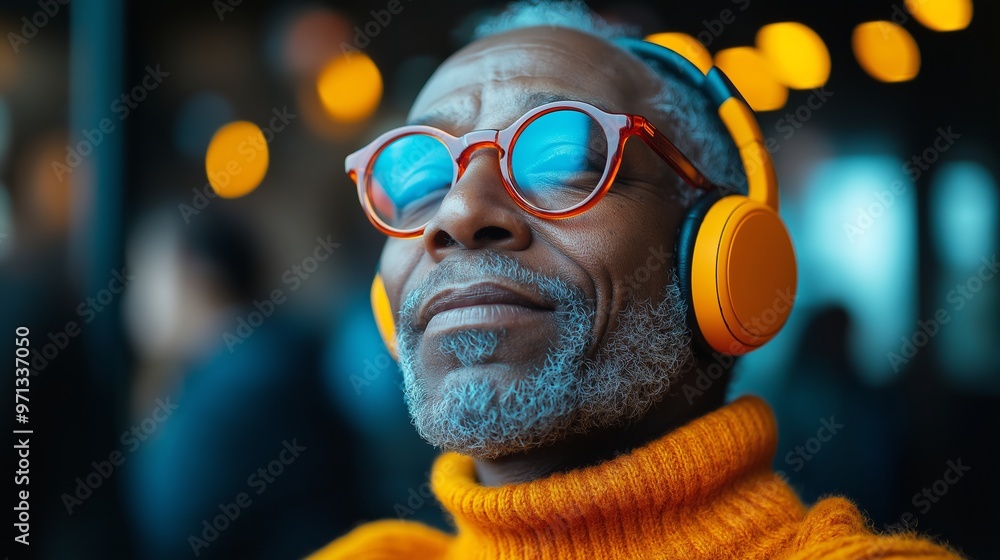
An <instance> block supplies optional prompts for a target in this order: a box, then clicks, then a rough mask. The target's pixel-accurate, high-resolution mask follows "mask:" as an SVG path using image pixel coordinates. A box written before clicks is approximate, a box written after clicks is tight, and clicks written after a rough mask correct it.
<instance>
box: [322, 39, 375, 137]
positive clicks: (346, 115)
mask: <svg viewBox="0 0 1000 560" xmlns="http://www.w3.org/2000/svg"><path fill="white" fill-rule="evenodd" d="M316 89H317V91H318V92H319V98H320V100H321V101H322V103H323V107H324V108H325V109H326V112H327V114H328V115H330V117H331V118H332V119H333V120H335V121H337V122H342V123H355V122H359V121H363V120H365V119H367V118H369V117H371V115H372V113H374V112H375V109H377V108H378V104H379V101H380V100H381V99H382V74H381V73H379V70H378V67H377V66H375V63H374V62H373V61H372V59H370V58H368V56H367V55H365V54H362V53H349V54H346V55H343V56H338V57H337V58H334V59H333V60H332V61H330V63H329V64H327V66H326V67H325V68H324V69H323V71H322V72H321V73H320V75H319V79H318V80H317V81H316Z"/></svg>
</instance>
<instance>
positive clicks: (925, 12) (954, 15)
mask: <svg viewBox="0 0 1000 560" xmlns="http://www.w3.org/2000/svg"><path fill="white" fill-rule="evenodd" d="M906 9H907V10H909V12H910V13H911V14H912V15H913V17H914V18H915V19H916V20H917V21H919V22H920V23H921V24H923V26H924V27H926V28H928V29H933V30H934V31H958V30H960V29H965V28H966V27H968V26H969V23H970V22H971V21H972V0H906Z"/></svg>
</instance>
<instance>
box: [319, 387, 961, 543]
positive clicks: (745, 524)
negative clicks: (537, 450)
mask: <svg viewBox="0 0 1000 560" xmlns="http://www.w3.org/2000/svg"><path fill="white" fill-rule="evenodd" d="M777 439H778V438H777V426H776V425H775V421H774V416H773V414H772V413H771V410H770V408H769V407H768V406H767V404H765V403H764V401H762V400H760V399H758V398H756V397H742V398H740V399H738V400H736V401H735V402H733V403H732V404H729V405H727V406H725V407H723V408H721V409H719V410H716V411H715V412H712V413H710V414H708V415H705V416H703V417H701V418H698V419H696V420H694V421H693V422H691V423H690V424H688V425H686V426H683V427H681V428H678V429H676V430H674V431H672V432H670V433H668V434H666V435H665V436H663V437H661V438H660V439H658V440H656V441H653V442H651V443H649V444H647V445H645V446H644V447H641V448H638V449H635V450H634V451H632V452H631V453H629V454H627V455H622V456H620V457H617V458H615V459H612V460H610V461H606V462H604V463H601V464H599V465H596V466H593V467H587V468H583V469H578V470H574V471H570V472H566V473H559V474H553V475H551V476H548V477H546V478H543V479H539V480H534V481H531V482H525V483H518V484H509V485H506V486H500V487H485V486H481V485H480V484H478V483H477V482H476V476H475V465H474V463H473V460H472V459H471V458H469V457H466V456H463V455H459V454H457V453H445V454H443V455H441V457H439V458H438V460H437V461H436V462H435V464H434V468H433V471H432V474H431V486H432V488H433V490H434V494H435V495H436V496H437V498H438V500H439V501H440V502H441V504H442V505H443V506H444V508H445V509H446V510H447V511H448V512H449V513H450V514H451V516H452V517H453V518H454V523H455V525H456V527H457V533H456V534H454V535H450V534H446V533H442V532H440V531H438V530H436V529H432V528H430V527H427V526H425V525H422V524H420V523H415V522H411V521H399V520H396V521H379V522H375V523H369V524H367V525H362V526H361V527H358V528H357V529H355V530H354V531H352V532H351V533H349V534H348V535H346V536H344V537H342V538H340V539H338V540H336V541H334V542H332V543H331V544H329V545H327V546H326V547H325V548H323V549H322V550H320V551H319V552H317V553H316V554H315V555H313V556H312V557H310V560H383V559H384V560H389V559H392V560H396V559H407V560H411V559H412V560H431V559H433V560H446V559H447V560H514V559H538V560H569V559H580V560H619V559H639V558H641V559H654V558H655V559H660V558H663V559H666V558H678V559H685V560H696V559H720V558H740V559H779V558H780V559H787V560H792V559H794V560H806V559H810V560H813V559H817V560H818V559H824V560H827V559H829V560H832V559H847V558H852V559H854V558H857V559H860V558H865V559H875V558H920V559H931V558H935V559H936V558H948V559H954V558H960V556H958V555H957V554H955V553H954V552H951V551H950V550H948V549H946V548H943V547H941V546H938V545H935V544H933V543H931V542H930V541H927V540H922V539H919V538H917V537H916V536H914V535H911V534H894V535H876V534H873V533H872V532H871V531H870V530H869V527H868V523H867V521H866V520H865V518H864V517H863V516H862V515H861V514H860V513H859V512H858V510H857V508H856V507H855V506H854V505H853V504H851V502H849V501H847V500H845V499H844V498H827V499H824V500H821V501H819V502H818V503H816V504H815V505H814V506H813V507H812V508H806V507H805V506H803V505H802V502H801V501H799V499H798V497H797V496H796V495H795V493H794V491H792V489H791V488H790V487H789V486H788V485H787V484H786V483H785V482H784V481H783V480H782V479H781V478H780V477H779V476H778V475H776V474H775V473H774V472H773V471H772V470H771V467H770V465H771V459H772V458H773V456H774V453H775V451H776V449H777Z"/></svg>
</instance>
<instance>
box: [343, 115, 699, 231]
mask: <svg viewBox="0 0 1000 560" xmlns="http://www.w3.org/2000/svg"><path fill="white" fill-rule="evenodd" d="M567 109H569V110H575V111H580V112H582V113H584V114H586V115H588V116H590V117H591V118H593V119H594V120H595V121H596V122H597V123H598V124H600V125H601V127H602V128H603V129H604V133H605V136H606V139H607V145H608V146H615V149H614V152H612V153H610V154H608V161H607V164H606V165H605V168H604V174H603V175H602V176H601V180H600V181H599V182H598V184H597V187H596V188H595V189H594V191H593V192H591V193H590V195H588V196H587V197H586V198H585V199H583V200H582V201H580V202H579V203H577V204H574V205H573V206H571V207H569V208H567V209H565V210H546V209H544V208H538V207H537V206H535V205H533V204H531V203H530V202H528V201H527V200H526V199H525V198H524V197H523V196H522V195H521V194H520V193H519V192H518V189H517V187H516V186H515V185H516V183H515V181H514V179H513V171H512V167H511V161H510V151H511V148H512V147H513V145H514V144H515V143H516V142H517V138H518V136H520V135H521V133H522V132H523V131H524V129H525V128H526V127H527V126H528V125H529V124H531V123H532V122H533V121H534V120H535V119H538V118H539V117H541V116H544V115H547V114H549V113H551V112H553V111H560V110H567ZM414 134H420V135H426V136H431V137H434V138H436V139H437V140H438V141H440V142H441V143H442V144H444V146H445V147H446V148H447V149H448V152H449V153H450V154H451V157H452V159H453V160H454V162H455V165H454V167H453V170H454V175H453V177H452V181H451V184H452V186H454V185H455V183H456V182H457V181H458V180H459V179H460V178H461V177H462V174H463V173H465V169H466V166H467V165H468V163H469V159H470V158H471V157H472V154H473V153H474V152H475V151H476V150H478V149H480V148H496V149H497V157H498V159H499V163H500V174H501V176H502V177H503V185H504V188H505V189H506V190H507V194H509V195H510V197H511V198H512V199H514V202H516V203H517V205H518V206H520V207H521V208H523V209H524V210H525V211H526V212H528V213H530V214H532V215H534V216H538V217H540V218H547V219H552V220H561V219H566V218H572V217H573V216H578V215H580V214H582V213H584V212H586V211H587V210H589V209H591V208H593V207H594V206H595V205H596V204H597V203H598V202H600V200H601V198H603V197H604V195H605V194H606V193H607V192H608V190H609V189H610V188H611V185H612V183H614V180H615V177H616V176H617V174H618V168H619V167H620V166H621V162H622V156H623V154H624V151H625V141H626V140H628V139H629V138H631V137H633V136H638V137H639V138H641V139H642V141H643V142H644V143H645V144H646V145H647V146H649V147H650V148H652V149H653V151H654V152H656V153H657V154H659V156H660V157H662V158H663V159H664V161H666V162H667V164H668V165H670V167H671V168H672V169H673V170H674V171H675V172H676V173H677V174H678V175H680V177H681V178H682V179H684V181H685V182H687V183H688V184H689V185H691V186H692V187H695V188H698V189H703V190H710V189H712V188H713V185H712V183H711V182H710V181H709V180H708V179H707V178H706V177H705V176H704V175H703V174H702V173H701V172H700V171H698V169H697V168H696V167H695V166H694V164H693V163H691V161H690V160H689V159H688V158H687V157H686V156H685V155H684V154H682V153H681V151H680V150H678V149H677V147H676V146H675V145H674V144H673V142H671V141H670V140H669V139H667V137H666V136H665V135H664V134H663V133H661V132H660V131H659V130H657V129H656V127H654V126H653V125H652V124H651V123H650V122H649V121H648V120H647V119H646V118H645V117H642V116H641V115H631V114H623V113H608V112H606V111H603V110H601V109H599V108H597V107H594V106H593V105H590V104H589V103H584V102H582V101H554V102H551V103H546V104H544V105H540V106H538V107H536V108H534V109H532V110H530V111H528V112H527V113H525V114H524V115H523V116H521V118H519V119H517V120H516V121H514V123H513V124H511V125H510V126H508V127H507V128H505V129H503V130H496V129H482V130H473V131H471V132H469V133H467V134H465V135H463V136H460V137H458V136H453V135H451V134H448V133H447V132H445V131H443V130H440V129H437V128H434V127H431V126H426V125H409V126H403V127H399V128H396V129H393V130H390V131H388V132H386V133H384V134H382V135H381V136H379V137H378V138H376V139H375V140H374V141H372V142H371V143H370V144H368V145H367V146H365V147H364V148H361V149H360V150H358V151H356V152H354V153H352V154H351V155H349V156H347V158H346V160H345V168H346V171H347V175H348V177H350V178H351V180H352V181H354V182H355V183H356V184H357V187H358V198H359V199H360V201H361V206H362V208H364V211H365V215H366V216H368V220H369V221H371V223H372V225H374V226H375V227H376V228H378V230H379V231H381V232H382V233H384V234H386V235H388V236H391V237H399V238H404V239H406V238H414V237H419V236H420V235H422V234H423V232H424V228H425V227H426V225H427V224H426V223H425V224H423V225H421V226H420V227H417V228H411V229H405V230H404V229H398V228H394V227H392V226H390V225H389V224H387V223H385V222H384V221H383V220H382V219H380V218H379V217H378V214H377V213H376V212H375V209H374V204H373V201H372V198H371V193H370V191H371V189H370V188H368V185H369V182H370V178H371V175H372V169H373V167H374V165H375V161H376V159H377V158H378V156H379V154H381V153H382V150H384V149H385V148H386V147H387V146H389V145H390V144H391V143H393V142H394V141H396V140H398V139H400V138H403V137H405V136H409V135H414Z"/></svg>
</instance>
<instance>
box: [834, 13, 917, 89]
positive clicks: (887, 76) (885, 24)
mask: <svg viewBox="0 0 1000 560" xmlns="http://www.w3.org/2000/svg"><path fill="white" fill-rule="evenodd" d="M851 46H852V47H853V49H854V57H855V58H857V59H858V63H859V64H860V65H861V67H862V68H864V70H865V72H868V74H869V75H871V77H873V78H875V79H876V80H879V81H882V82H905V81H907V80H912V79H913V78H915V77H916V76H917V73H918V72H920V49H919V48H918V47H917V42H916V41H914V40H913V36H912V35H910V34H909V33H908V32H907V31H906V30H905V29H903V28H902V27H900V26H898V25H896V24H895V23H892V22H891V21H869V22H865V23H862V24H861V25H859V26H857V27H855V28H854V35H853V36H852V37H851Z"/></svg>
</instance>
